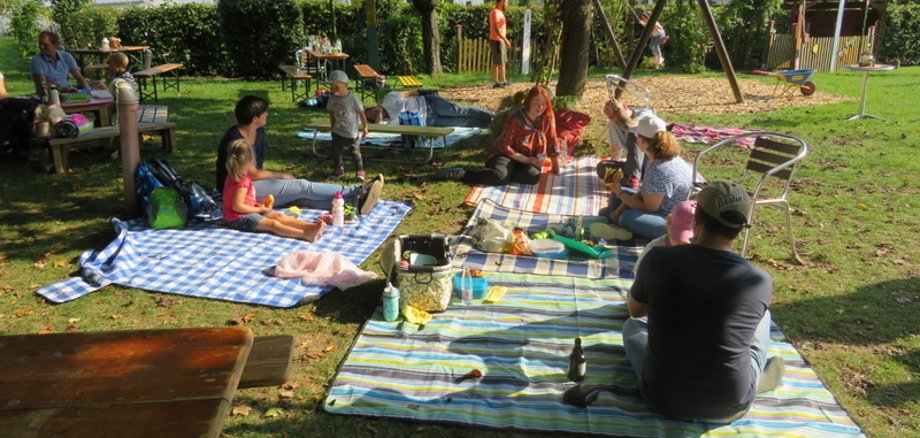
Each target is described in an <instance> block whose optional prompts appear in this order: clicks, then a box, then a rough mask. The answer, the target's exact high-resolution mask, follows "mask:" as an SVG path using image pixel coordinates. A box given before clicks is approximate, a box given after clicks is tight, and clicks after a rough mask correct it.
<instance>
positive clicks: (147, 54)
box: [144, 49, 153, 70]
mask: <svg viewBox="0 0 920 438" xmlns="http://www.w3.org/2000/svg"><path fill="white" fill-rule="evenodd" d="M150 67H153V52H152V51H151V50H150V49H147V50H144V70H146V69H148V68H150Z"/></svg>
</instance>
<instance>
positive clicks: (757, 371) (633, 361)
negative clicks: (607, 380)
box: [623, 310, 771, 388]
mask: <svg viewBox="0 0 920 438" xmlns="http://www.w3.org/2000/svg"><path fill="white" fill-rule="evenodd" d="M770 321H771V315H770V311H769V310H767V311H766V313H764V315H763V318H761V319H760V322H759V323H758V324H757V329H756V330H754V339H752V340H751V368H752V369H753V371H754V387H755V388H756V387H757V385H758V384H759V383H760V375H761V374H762V373H763V368H764V367H765V366H767V349H768V348H769V347H770ZM623 349H624V350H625V351H626V358H627V359H629V363H630V365H632V367H633V371H635V373H636V381H637V382H638V383H639V387H640V388H641V387H642V382H643V379H642V371H643V370H644V369H645V351H646V350H648V317H644V316H643V317H641V318H629V319H627V320H626V323H625V324H623Z"/></svg>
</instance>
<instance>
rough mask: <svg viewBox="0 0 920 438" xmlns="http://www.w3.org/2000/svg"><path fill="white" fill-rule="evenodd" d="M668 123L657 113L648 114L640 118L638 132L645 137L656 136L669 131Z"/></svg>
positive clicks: (637, 126)
mask: <svg viewBox="0 0 920 438" xmlns="http://www.w3.org/2000/svg"><path fill="white" fill-rule="evenodd" d="M667 130H668V125H667V124H666V123H665V122H664V120H661V118H660V117H658V116H656V115H648V116H645V117H642V118H640V119H639V123H638V125H636V134H639V135H641V136H643V137H645V138H655V134H657V133H659V132H661V131H667Z"/></svg>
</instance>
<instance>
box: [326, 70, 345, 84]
mask: <svg viewBox="0 0 920 438" xmlns="http://www.w3.org/2000/svg"><path fill="white" fill-rule="evenodd" d="M333 82H344V83H346V84H347V83H348V75H347V74H345V72H343V71H342V70H332V72H331V73H329V77H328V78H327V79H326V83H327V84H331V83H333Z"/></svg>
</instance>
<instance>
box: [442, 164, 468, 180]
mask: <svg viewBox="0 0 920 438" xmlns="http://www.w3.org/2000/svg"><path fill="white" fill-rule="evenodd" d="M464 175H466V170H465V169H463V168H462V167H448V168H446V169H441V170H439V171H438V179H441V180H459V179H462V178H463V176H464Z"/></svg>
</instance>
